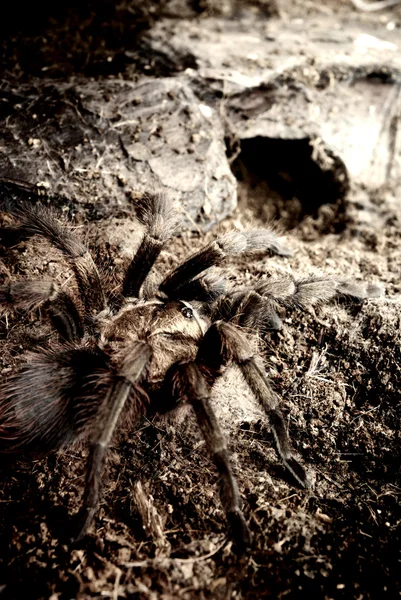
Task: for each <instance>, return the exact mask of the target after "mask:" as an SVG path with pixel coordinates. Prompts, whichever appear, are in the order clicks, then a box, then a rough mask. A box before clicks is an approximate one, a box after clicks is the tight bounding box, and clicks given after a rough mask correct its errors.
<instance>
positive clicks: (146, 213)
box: [122, 192, 181, 298]
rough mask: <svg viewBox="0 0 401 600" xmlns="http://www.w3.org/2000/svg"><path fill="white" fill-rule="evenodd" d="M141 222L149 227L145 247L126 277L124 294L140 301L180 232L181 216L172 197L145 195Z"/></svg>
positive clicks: (161, 193) (131, 264) (139, 208)
mask: <svg viewBox="0 0 401 600" xmlns="http://www.w3.org/2000/svg"><path fill="white" fill-rule="evenodd" d="M137 212H138V219H139V221H140V222H141V223H142V224H143V225H145V226H146V231H145V233H144V236H143V238H142V241H141V244H140V246H139V248H138V250H137V252H136V254H135V256H134V258H133V259H132V261H131V263H130V265H129V266H128V268H127V271H126V273H125V277H124V282H123V286H122V293H123V296H125V297H133V298H138V297H139V294H140V291H141V288H142V284H143V283H144V281H145V279H146V277H147V276H148V274H149V272H150V270H151V269H152V267H153V265H154V263H155V261H156V259H157V257H158V256H159V254H160V252H161V250H162V248H163V246H164V244H165V243H166V242H167V241H168V240H169V239H170V238H171V237H172V236H173V235H175V233H176V232H177V230H178V227H179V225H180V223H181V216H180V214H179V212H178V209H177V207H176V205H175V204H174V203H173V202H172V200H171V198H170V196H169V194H167V193H165V192H155V193H153V194H150V193H148V194H144V195H143V196H142V198H141V200H140V201H139V202H138V204H137Z"/></svg>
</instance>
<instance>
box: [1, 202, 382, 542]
mask: <svg viewBox="0 0 401 600" xmlns="http://www.w3.org/2000/svg"><path fill="white" fill-rule="evenodd" d="M138 211H139V218H140V221H141V222H142V224H143V225H144V226H145V233H144V234H143V238H142V241H141V243H140V245H139V248H138V250H137V252H136V254H135V256H134V257H133V259H132V261H131V263H130V264H129V266H128V268H127V269H126V272H125V274H124V277H123V282H122V286H121V292H120V294H119V295H118V296H117V298H116V296H115V293H114V292H113V296H112V295H111V293H109V292H108V291H107V289H105V286H104V283H103V280H102V277H101V274H100V270H98V268H97V266H96V264H95V261H94V260H93V258H92V256H91V254H90V253H89V251H88V250H87V248H86V247H85V246H84V244H83V243H82V242H81V241H80V240H79V238H78V237H77V236H76V235H75V234H74V233H72V232H71V231H70V230H69V229H68V228H67V227H66V226H64V225H62V224H61V223H60V221H59V220H58V218H57V216H56V215H55V214H54V213H53V212H52V211H51V210H50V209H49V208H46V207H44V206H41V205H39V204H19V205H18V206H15V207H13V208H11V209H10V211H9V212H10V213H11V214H12V215H13V217H14V219H15V221H16V224H15V226H13V227H3V228H2V229H1V230H0V243H1V244H3V246H12V245H16V244H18V243H20V242H21V241H27V240H29V238H31V237H32V236H41V237H42V238H45V239H46V240H47V241H48V242H49V243H50V244H52V245H53V246H54V247H55V248H58V249H59V250H60V251H61V252H62V253H63V254H64V256H65V258H66V259H67V261H68V262H69V264H70V266H71V268H72V270H73V272H74V275H75V279H76V283H77V290H78V294H75V295H74V294H70V293H69V292H68V291H66V290H64V289H60V288H59V287H58V286H57V285H56V284H55V283H54V282H51V281H50V282H49V281H9V282H8V283H5V284H3V285H1V286H0V305H1V310H2V311H3V312H4V311H6V310H11V309H14V310H15V309H23V310H28V311H29V310H32V309H33V308H36V307H39V306H41V307H42V309H43V310H45V312H46V313H47V315H48V318H49V320H50V322H51V324H52V326H53V328H54V330H55V332H56V333H57V334H58V342H57V343H55V344H53V345H52V346H51V347H50V348H49V349H46V350H45V349H43V350H41V351H38V352H36V353H33V354H31V355H29V356H28V357H27V359H26V362H25V363H24V364H23V365H22V366H21V368H20V369H19V371H18V372H16V373H14V374H12V375H11V376H10V377H9V379H8V380H7V381H6V382H4V383H3V384H2V385H1V386H0V451H1V452H7V453H16V454H20V455H24V456H25V457H26V456H33V455H34V456H38V455H46V454H47V453H49V452H51V451H55V450H58V449H60V448H63V447H65V446H67V445H69V444H72V443H73V442H75V441H76V440H78V439H80V438H82V437H86V438H87V439H89V443H90V453H89V459H88V465H87V474H86V483H85V488H84V493H83V499H82V510H81V513H80V515H79V529H78V533H77V536H76V539H77V540H80V539H82V538H83V537H84V536H85V534H86V532H87V530H88V527H89V526H90V524H91V522H92V520H93V517H94V514H95V512H96V508H97V505H98V500H99V493H100V483H101V472H102V467H103V462H104V457H105V453H106V451H107V448H108V446H109V444H110V442H111V440H112V437H113V435H114V433H115V431H116V429H117V427H118V426H119V425H121V423H120V422H121V419H122V414H123V413H126V412H129V413H130V418H131V420H132V419H133V420H134V422H136V423H138V422H139V420H140V419H141V417H142V416H143V415H145V414H149V413H151V414H161V413H167V412H168V411H172V410H174V409H175V408H177V407H178V406H179V405H180V404H182V403H189V404H190V405H191V406H192V409H193V411H194V413H195V416H196V420H197V423H198V426H199V429H200V431H201V433H202V435H203V437H204V439H205V441H206V445H207V448H208V450H209V453H210V455H211V458H212V460H213V462H214V465H215V467H216V469H217V471H218V473H219V476H220V496H221V501H222V505H223V508H224V510H225V513H226V517H227V521H228V523H229V527H230V530H231V535H232V538H233V540H234V542H235V547H236V549H237V551H238V552H242V551H243V550H245V549H246V548H247V547H248V546H249V544H250V533H249V529H248V525H247V523H246V520H245V518H244V515H243V513H242V510H241V498H240V494H239V490H238V485H237V482H236V478H235V476H234V473H233V469H232V467H231V464H230V459H229V452H228V449H227V444H226V441H225V437H224V435H223V432H222V430H221V429H220V426H219V423H218V420H217V418H216V415H215V412H214V410H213V407H212V402H211V394H212V390H213V385H214V383H215V382H216V380H217V379H218V377H220V375H221V374H222V373H223V371H224V370H225V369H226V368H227V367H228V366H229V365H231V364H235V365H237V366H238V368H239V369H240V370H241V372H242V374H243V377H244V379H245V381H246V382H247V384H248V385H249V387H250V389H251V391H252V392H253V394H254V395H255V397H256V398H257V400H258V401H259V402H260V404H261V406H262V407H263V408H264V409H265V411H266V414H267V415H268V417H269V419H270V425H271V428H272V431H273V434H274V439H275V444H276V450H277V453H278V455H279V457H280V458H281V460H282V462H283V463H284V465H285V467H286V468H287V470H288V471H289V472H290V473H291V474H292V476H293V478H294V479H295V480H296V482H297V483H298V484H299V485H300V486H303V487H307V486H308V485H309V482H308V478H307V475H306V472H305V469H304V467H303V466H302V464H301V462H300V461H299V460H298V458H297V457H296V455H295V454H294V451H293V450H292V447H291V444H290V440H289V436H288V433H287V429H286V426H285V422H284V419H283V416H282V413H281V411H280V407H279V398H278V395H277V394H276V393H275V392H274V391H273V389H272V387H271V386H270V383H269V379H268V377H267V375H266V372H265V370H264V368H263V364H262V361H261V359H260V358H259V357H258V356H257V354H256V350H255V347H254V344H253V343H252V341H251V340H250V339H249V336H248V332H250V331H254V332H258V331H261V330H262V331H263V330H266V329H279V328H280V327H281V321H280V317H279V314H278V313H279V311H280V310H281V309H282V308H283V307H284V308H285V307H287V306H291V305H297V306H300V307H307V306H309V305H312V304H316V303H319V302H326V301H328V300H330V299H331V298H333V297H334V296H336V295H345V296H351V297H353V298H356V299H359V300H361V299H364V298H366V297H367V296H369V295H375V294H376V292H377V290H376V289H375V288H374V286H364V285H359V284H356V283H352V282H346V281H342V280H332V279H327V278H308V279H301V280H295V279H293V278H292V277H290V276H287V275H286V276H280V277H269V278H267V279H263V280H260V281H258V282H257V284H256V285H255V287H253V288H243V289H237V290H232V289H230V290H229V289H228V288H227V284H226V283H225V281H224V278H223V277H222V276H221V275H217V274H216V270H215V269H213V267H218V266H219V265H222V264H223V263H224V261H225V260H226V258H227V257H230V256H233V255H237V254H241V253H246V252H250V251H253V250H259V251H261V250H263V251H270V252H273V253H275V254H278V255H282V256H289V255H290V252H289V250H288V249H287V248H286V247H285V246H284V245H283V244H282V242H281V241H280V239H279V238H278V237H277V236H276V235H275V234H274V233H273V232H272V231H270V230H256V231H247V232H231V233H228V234H225V235H222V236H221V237H219V238H217V239H216V240H215V241H213V242H211V243H209V244H207V245H206V246H205V247H203V248H201V249H200V250H199V251H198V252H195V253H194V254H192V256H190V257H189V258H188V259H186V260H185V261H184V262H183V263H182V264H180V265H179V266H178V267H177V268H176V269H175V270H173V271H172V272H170V273H168V274H167V276H166V277H165V278H164V280H163V281H162V282H161V284H160V285H159V286H158V288H157V289H156V290H153V291H152V290H151V288H150V287H148V288H147V287H146V285H145V284H146V282H145V280H146V279H147V276H148V275H149V273H150V271H151V269H152V267H153V265H154V263H155V261H156V259H157V257H158V256H159V254H160V252H161V250H162V248H163V246H164V244H165V243H166V242H167V240H168V239H169V238H170V237H171V236H172V235H173V234H174V233H176V232H177V229H178V226H179V219H178V216H177V214H178V213H177V212H176V211H175V210H174V207H173V205H172V203H171V202H170V201H169V199H168V197H167V196H166V195H164V194H159V193H154V194H147V195H144V197H143V199H142V201H141V202H140V203H139V206H138ZM75 296H77V297H75ZM111 298H112V299H113V301H112V302H111Z"/></svg>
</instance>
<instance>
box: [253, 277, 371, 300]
mask: <svg viewBox="0 0 401 600" xmlns="http://www.w3.org/2000/svg"><path fill="white" fill-rule="evenodd" d="M255 292H257V293H258V294H260V295H261V296H264V297H270V298H272V299H274V300H275V301H277V302H279V303H282V304H283V305H287V306H291V305H295V306H299V307H301V308H308V307H309V306H311V305H312V306H313V305H319V304H323V303H325V302H329V301H330V300H332V299H333V298H336V297H341V296H344V297H348V298H353V299H354V300H357V301H362V300H366V299H367V298H376V297H378V296H381V295H382V294H383V290H382V288H381V287H380V286H379V285H377V284H374V283H359V282H356V281H352V280H344V279H343V280H340V279H332V278H327V277H307V278H305V279H298V280H296V279H293V278H292V277H290V276H286V277H278V278H273V277H272V278H269V279H268V280H267V281H263V282H262V283H260V284H259V285H257V286H256V287H255Z"/></svg>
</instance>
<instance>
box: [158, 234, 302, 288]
mask: <svg viewBox="0 0 401 600" xmlns="http://www.w3.org/2000/svg"><path fill="white" fill-rule="evenodd" d="M252 250H262V251H266V250H270V251H271V252H274V253H275V254H278V255H280V256H290V255H291V252H290V250H289V249H288V248H287V247H286V246H284V244H282V242H281V241H280V239H279V238H278V237H277V236H276V234H275V233H273V232H272V231H270V230H268V229H260V230H255V231H244V232H239V231H232V232H231V233H227V234H225V235H223V236H221V237H220V238H218V239H217V240H215V241H214V242H211V243H210V244H208V245H207V246H205V247H204V248H202V249H201V250H199V252H196V253H195V254H193V255H192V256H190V257H189V258H188V259H187V260H186V261H185V262H183V263H182V264H181V265H179V266H178V267H177V268H176V269H174V271H172V272H171V273H169V274H168V275H167V277H166V278H165V279H164V281H163V282H162V283H161V285H160V290H161V291H162V292H164V293H165V294H166V295H167V297H168V298H170V299H176V298H178V297H179V296H180V294H181V289H182V288H183V286H185V285H187V284H188V282H190V281H191V280H192V279H194V278H195V277H197V275H199V274H200V273H202V272H203V271H205V270H206V269H208V268H209V267H213V266H218V265H220V264H221V263H222V262H223V261H224V260H225V259H226V258H227V257H228V256H232V255H235V254H241V253H243V252H250V251H252Z"/></svg>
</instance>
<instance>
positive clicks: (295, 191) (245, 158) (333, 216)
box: [232, 136, 349, 233]
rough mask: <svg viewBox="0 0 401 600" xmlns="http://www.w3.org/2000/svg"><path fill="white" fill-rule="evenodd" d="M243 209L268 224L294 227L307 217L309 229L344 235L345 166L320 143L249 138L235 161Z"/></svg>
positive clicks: (243, 141)
mask: <svg viewBox="0 0 401 600" xmlns="http://www.w3.org/2000/svg"><path fill="white" fill-rule="evenodd" d="M232 170H233V173H234V175H235V177H236V178H237V180H238V196H239V205H240V207H241V208H242V209H244V208H250V209H251V210H252V211H253V212H254V214H255V217H257V218H259V219H261V220H262V221H264V222H269V221H272V220H277V219H278V220H279V221H280V223H281V225H282V226H283V227H284V228H285V229H293V228H294V227H297V226H298V225H299V224H301V223H302V222H303V221H304V220H306V217H309V218H308V219H307V222H308V226H309V229H312V230H315V231H318V232H319V233H329V232H333V233H334V232H336V233H338V232H339V231H341V230H342V229H343V228H344V224H345V198H346V195H347V192H348V190H349V180H348V174H347V171H346V168H345V165H344V163H343V162H342V161H341V159H340V158H339V157H338V156H336V155H335V154H334V153H333V152H332V151H331V150H330V149H329V148H327V147H326V146H324V145H323V144H322V142H321V141H319V140H312V139H311V138H302V139H290V140H288V139H286V140H284V139H274V138H266V137H261V136H257V137H254V138H249V139H243V140H241V142H240V152H239V154H238V156H237V157H236V158H235V160H234V161H233V163H232Z"/></svg>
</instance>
